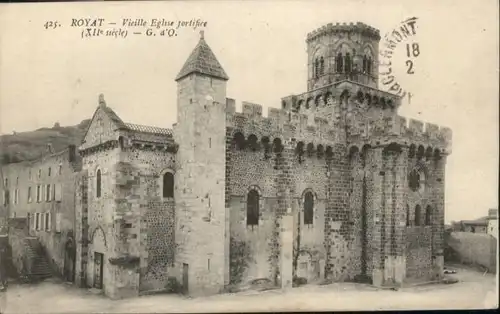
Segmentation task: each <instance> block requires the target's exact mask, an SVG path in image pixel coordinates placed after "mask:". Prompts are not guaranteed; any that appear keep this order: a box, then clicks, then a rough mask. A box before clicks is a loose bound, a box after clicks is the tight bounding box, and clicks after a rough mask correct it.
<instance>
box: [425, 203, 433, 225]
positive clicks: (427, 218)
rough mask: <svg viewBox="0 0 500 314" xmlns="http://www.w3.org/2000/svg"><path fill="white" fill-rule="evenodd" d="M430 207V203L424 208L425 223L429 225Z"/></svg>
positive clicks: (430, 217)
mask: <svg viewBox="0 0 500 314" xmlns="http://www.w3.org/2000/svg"><path fill="white" fill-rule="evenodd" d="M431 215H432V208H431V206H430V205H428V206H427V208H426V209H425V225H426V226H430V225H431V219H432V216H431Z"/></svg>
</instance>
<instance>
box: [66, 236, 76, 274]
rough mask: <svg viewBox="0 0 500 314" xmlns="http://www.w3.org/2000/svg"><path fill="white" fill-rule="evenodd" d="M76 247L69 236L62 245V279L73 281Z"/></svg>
mask: <svg viewBox="0 0 500 314" xmlns="http://www.w3.org/2000/svg"><path fill="white" fill-rule="evenodd" d="M75 262H76V247H75V244H74V241H73V238H69V239H68V240H67V241H66V245H65V246H64V279H65V280H66V281H68V282H75Z"/></svg>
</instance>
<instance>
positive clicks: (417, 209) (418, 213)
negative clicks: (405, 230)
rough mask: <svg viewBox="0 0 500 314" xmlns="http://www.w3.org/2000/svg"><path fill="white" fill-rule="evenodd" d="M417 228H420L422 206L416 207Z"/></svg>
mask: <svg viewBox="0 0 500 314" xmlns="http://www.w3.org/2000/svg"><path fill="white" fill-rule="evenodd" d="M415 226H420V205H417V206H415Z"/></svg>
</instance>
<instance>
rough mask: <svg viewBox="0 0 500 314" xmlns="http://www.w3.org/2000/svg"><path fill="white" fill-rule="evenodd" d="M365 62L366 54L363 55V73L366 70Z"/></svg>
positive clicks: (366, 61) (366, 60)
mask: <svg viewBox="0 0 500 314" xmlns="http://www.w3.org/2000/svg"><path fill="white" fill-rule="evenodd" d="M367 63H368V59H366V56H363V73H366V72H368V71H367Z"/></svg>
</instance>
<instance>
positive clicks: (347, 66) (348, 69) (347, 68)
mask: <svg viewBox="0 0 500 314" xmlns="http://www.w3.org/2000/svg"><path fill="white" fill-rule="evenodd" d="M344 68H345V72H347V73H350V72H351V55H350V54H349V53H347V54H346V56H345V65H344Z"/></svg>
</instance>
